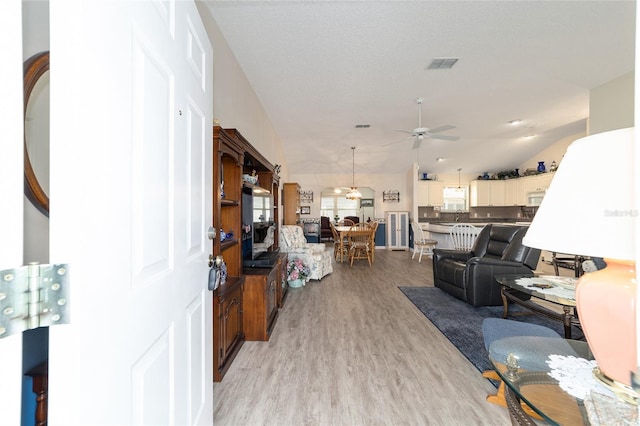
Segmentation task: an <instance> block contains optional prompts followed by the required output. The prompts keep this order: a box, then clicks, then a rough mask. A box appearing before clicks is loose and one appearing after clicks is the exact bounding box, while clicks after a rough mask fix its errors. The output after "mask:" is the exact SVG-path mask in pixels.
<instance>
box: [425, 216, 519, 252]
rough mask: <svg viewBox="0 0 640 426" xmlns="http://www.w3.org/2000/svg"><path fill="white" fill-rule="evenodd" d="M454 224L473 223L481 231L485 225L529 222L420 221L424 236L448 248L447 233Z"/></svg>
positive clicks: (448, 239) (441, 246)
mask: <svg viewBox="0 0 640 426" xmlns="http://www.w3.org/2000/svg"><path fill="white" fill-rule="evenodd" d="M456 224H468V225H473V226H475V227H476V228H477V229H478V233H480V231H482V228H484V227H485V226H486V225H490V224H493V225H508V226H522V225H529V224H530V222H422V223H420V228H422V230H423V231H426V235H425V237H426V238H430V239H432V240H436V241H437V242H438V245H437V246H436V247H437V248H445V249H450V248H453V242H452V241H451V237H450V236H449V233H450V232H451V228H452V227H453V226H454V225H456Z"/></svg>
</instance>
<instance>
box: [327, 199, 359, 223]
mask: <svg viewBox="0 0 640 426" xmlns="http://www.w3.org/2000/svg"><path fill="white" fill-rule="evenodd" d="M359 204H360V200H347V198H346V195H345V194H335V195H322V198H321V199H320V215H322V216H328V217H329V218H331V219H333V218H334V217H335V215H338V216H340V218H341V219H344V217H345V216H358V207H359Z"/></svg>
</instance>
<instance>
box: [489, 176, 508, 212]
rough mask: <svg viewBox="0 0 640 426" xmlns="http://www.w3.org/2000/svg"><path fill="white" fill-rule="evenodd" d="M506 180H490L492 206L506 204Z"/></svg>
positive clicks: (490, 202) (490, 203)
mask: <svg viewBox="0 0 640 426" xmlns="http://www.w3.org/2000/svg"><path fill="white" fill-rule="evenodd" d="M505 184H506V182H505V181H504V180H492V181H489V205H490V206H504V205H506V201H505V186H506V185H505Z"/></svg>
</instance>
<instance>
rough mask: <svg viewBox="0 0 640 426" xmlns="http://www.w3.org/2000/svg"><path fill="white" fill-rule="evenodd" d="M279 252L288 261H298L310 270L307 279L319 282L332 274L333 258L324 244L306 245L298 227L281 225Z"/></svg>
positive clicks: (302, 232)
mask: <svg viewBox="0 0 640 426" xmlns="http://www.w3.org/2000/svg"><path fill="white" fill-rule="evenodd" d="M278 242H279V245H280V251H281V252H283V253H288V255H289V260H292V259H300V260H302V261H303V262H304V263H305V265H307V266H308V267H309V269H311V274H310V275H309V279H312V280H320V279H322V277H324V276H325V275H327V274H330V273H332V272H333V260H332V259H333V256H332V255H331V251H330V250H327V247H326V245H325V244H324V243H308V242H307V239H306V238H305V237H304V231H303V230H302V227H301V226H298V225H282V226H281V227H280V236H279V241H278Z"/></svg>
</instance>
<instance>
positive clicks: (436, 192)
mask: <svg viewBox="0 0 640 426" xmlns="http://www.w3.org/2000/svg"><path fill="white" fill-rule="evenodd" d="M417 187H418V206H420V207H424V206H441V205H443V204H444V182H438V181H436V180H419V181H418V186H417Z"/></svg>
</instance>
